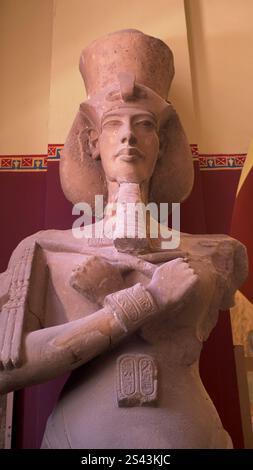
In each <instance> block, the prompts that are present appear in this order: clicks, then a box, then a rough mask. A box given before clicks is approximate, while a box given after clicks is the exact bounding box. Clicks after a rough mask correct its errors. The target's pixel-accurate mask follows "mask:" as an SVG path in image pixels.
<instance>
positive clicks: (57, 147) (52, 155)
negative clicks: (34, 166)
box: [47, 144, 64, 162]
mask: <svg viewBox="0 0 253 470" xmlns="http://www.w3.org/2000/svg"><path fill="white" fill-rule="evenodd" d="M63 146H64V145H63V144H49V145H48V150H47V152H48V161H49V162H51V161H54V160H60V158H61V150H62V149H63Z"/></svg>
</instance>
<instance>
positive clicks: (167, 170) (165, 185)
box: [149, 104, 193, 204]
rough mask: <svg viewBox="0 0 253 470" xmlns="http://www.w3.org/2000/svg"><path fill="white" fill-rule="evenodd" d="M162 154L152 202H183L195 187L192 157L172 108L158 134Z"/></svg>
mask: <svg viewBox="0 0 253 470" xmlns="http://www.w3.org/2000/svg"><path fill="white" fill-rule="evenodd" d="M159 141H160V150H159V155H158V161H157V163H156V166H155V171H154V173H153V176H152V179H151V184H150V194H149V200H150V201H155V202H156V203H157V204H160V203H162V202H170V203H171V202H182V201H183V200H184V199H186V197H187V196H188V195H189V193H190V191H191V189H192V185H193V163H192V155H191V150H190V147H189V144H188V142H187V138H186V136H185V133H184V130H183V127H182V124H181V122H180V120H179V117H178V115H177V113H176V111H175V110H174V108H173V107H172V106H171V105H170V104H169V105H168V109H167V110H165V113H164V116H163V120H162V123H161V126H160V130H159Z"/></svg>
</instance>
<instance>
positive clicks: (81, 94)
mask: <svg viewBox="0 0 253 470" xmlns="http://www.w3.org/2000/svg"><path fill="white" fill-rule="evenodd" d="M54 8H55V13H54V26H53V46H52V77H51V90H50V126H49V140H50V142H52V143H62V142H64V140H65V138H66V134H67V132H68V130H69V127H70V125H71V123H72V120H73V119H74V116H75V113H76V111H77V108H78V105H79V103H80V102H81V101H84V99H85V89H84V85H83V82H82V78H81V75H80V73H79V70H78V62H79V56H80V52H81V50H82V49H83V48H84V47H85V46H87V45H88V44H89V43H90V42H91V41H93V40H94V39H96V38H97V37H100V36H103V35H105V34H107V33H109V32H112V31H116V30H119V29H124V28H136V29H140V30H142V31H144V32H145V33H147V34H150V35H153V36H157V37H159V38H160V39H162V40H163V41H165V42H166V43H167V44H168V45H169V46H170V47H171V48H172V50H173V52H174V55H175V65H176V79H175V82H174V84H173V87H172V93H171V96H170V97H171V100H173V102H174V103H175V104H176V106H177V109H178V112H179V113H180V115H181V117H182V120H183V122H184V124H185V125H186V126H187V131H188V135H189V139H190V140H191V141H193V142H194V141H195V140H196V139H195V135H194V128H193V118H192V115H193V104H192V92H191V76H190V65H189V54H188V45H187V32H186V22H185V14H184V2H183V0H156V1H153V2H148V1H146V0H139V1H136V0H121V1H118V0H108V1H104V0H85V1H84V0H72V1H71V2H70V1H69V0H55V2H54Z"/></svg>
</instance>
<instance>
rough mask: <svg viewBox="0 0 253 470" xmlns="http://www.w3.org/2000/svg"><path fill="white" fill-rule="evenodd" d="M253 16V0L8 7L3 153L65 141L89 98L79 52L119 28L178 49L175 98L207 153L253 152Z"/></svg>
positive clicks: (96, 0)
mask: <svg viewBox="0 0 253 470" xmlns="http://www.w3.org/2000/svg"><path fill="white" fill-rule="evenodd" d="M252 18H253V1H252V0H243V2H241V0H185V2H184V1H183V0H156V1H154V2H147V1H146V0H122V1H121V2H119V1H118V0H107V1H105V0H72V1H69V0H0V64H1V73H0V102H1V111H0V154H26V153H27V154H29V153H30V154H36V153H46V150H47V144H48V143H58V144H61V143H64V141H65V138H66V135H67V132H68V130H69V127H70V125H71V122H72V120H73V118H74V115H75V113H76V110H77V108H78V105H79V103H80V102H81V101H83V100H84V99H85V90H84V86H83V83H82V79H81V76H80V73H79V70H78V61H79V55H80V52H81V50H82V48H84V47H85V46H86V45H88V44H89V43H90V42H91V41H92V40H93V39H95V38H97V37H99V36H102V35H104V34H106V33H108V32H110V31H114V30H118V29H121V28H137V29H140V30H142V31H144V32H146V33H148V34H151V35H154V36H157V37H160V38H161V39H163V40H164V41H165V42H166V43H167V44H168V45H170V46H171V48H172V50H173V51H174V56H175V65H176V77H175V79H174V82H173V85H172V89H171V94H170V99H171V100H172V101H173V103H174V105H175V107H176V109H177V110H178V112H179V114H180V116H181V119H182V121H183V124H184V126H185V129H186V132H187V135H188V138H189V141H190V142H191V143H198V144H199V147H200V152H203V153H211V152H214V153H222V152H224V153H229V152H231V153H235V152H241V153H243V152H246V151H247V148H248V144H249V141H250V140H251V139H252V113H251V106H252V105H251V103H252V102H253V86H252V84H253V60H252V49H253V47H252V46H253V28H252V26H251V23H252ZM192 89H193V97H192ZM194 111H195V113H196V116H197V126H195V124H194Z"/></svg>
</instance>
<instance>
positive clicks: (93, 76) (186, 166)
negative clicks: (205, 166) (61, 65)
mask: <svg viewBox="0 0 253 470" xmlns="http://www.w3.org/2000/svg"><path fill="white" fill-rule="evenodd" d="M80 72H81V74H82V77H83V80H84V83H85V87H86V90H87V95H88V99H87V101H86V102H85V103H82V104H81V105H80V108H79V111H78V113H77V116H76V118H75V121H74V123H73V125H72V128H71V130H70V132H69V135H68V137H67V140H66V143H65V146H64V149H63V152H62V158H61V163H60V177H61V184H62V188H63V191H64V193H65V196H66V197H67V199H69V200H70V201H71V202H73V203H77V202H81V201H85V202H88V203H89V204H90V205H91V206H93V205H94V200H95V195H96V194H103V196H104V197H106V195H107V187H106V179H105V174H104V171H103V168H102V165H101V161H100V160H99V159H98V158H94V154H93V153H94V150H93V148H92V141H93V140H94V139H96V138H97V137H98V135H99V133H100V131H101V122H102V119H103V118H104V116H105V115H106V113H108V112H110V111H112V110H115V109H119V108H126V107H135V108H136V107H137V108H140V109H144V110H146V111H150V112H151V113H153V114H154V115H155V116H156V119H157V122H158V128H159V139H160V147H161V149H160V154H161V157H160V158H159V160H158V161H157V164H156V167H155V171H154V174H153V176H152V180H151V183H150V194H149V199H150V201H151V202H156V203H157V204H159V203H160V202H180V201H182V200H184V199H185V198H186V197H187V196H188V195H189V193H190V191H191V189H192V184H193V165H192V157H191V152H190V148H189V145H188V142H187V139H186V136H185V133H184V131H183V128H182V125H181V123H180V120H179V118H178V116H177V114H176V112H175V110H174V109H173V107H172V105H171V104H170V103H169V102H168V101H166V99H167V96H168V92H169V88H170V85H171V81H172V79H173V76H174V65H173V55H172V52H171V50H170V49H169V47H168V46H167V45H166V44H165V43H164V42H162V41H161V40H160V39H157V38H154V37H151V36H147V35H146V34H143V33H142V32H140V31H137V30H131V29H130V30H122V31H117V32H115V33H111V34H108V35H107V36H105V37H103V38H101V39H98V40H96V41H94V42H93V43H92V44H90V46H88V47H87V48H85V49H84V50H83V52H82V54H81V58H80ZM92 157H93V158H92ZM96 157H99V151H98V155H97V156H96Z"/></svg>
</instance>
